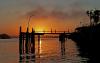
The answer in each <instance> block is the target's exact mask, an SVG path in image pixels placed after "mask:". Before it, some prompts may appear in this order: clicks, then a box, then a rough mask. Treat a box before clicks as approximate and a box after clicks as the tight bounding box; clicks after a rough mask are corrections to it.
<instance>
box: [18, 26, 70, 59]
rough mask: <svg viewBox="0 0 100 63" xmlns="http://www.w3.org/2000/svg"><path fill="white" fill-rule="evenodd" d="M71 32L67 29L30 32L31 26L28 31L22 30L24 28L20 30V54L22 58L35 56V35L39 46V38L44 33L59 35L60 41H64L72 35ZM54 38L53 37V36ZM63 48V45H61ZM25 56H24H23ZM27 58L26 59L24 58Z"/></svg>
mask: <svg viewBox="0 0 100 63" xmlns="http://www.w3.org/2000/svg"><path fill="white" fill-rule="evenodd" d="M70 34H71V33H70V32H66V31H54V32H53V31H44V32H35V30H33V28H32V31H31V32H29V28H27V30H26V32H22V28H21V27H20V30H19V54H20V60H23V59H24V58H26V59H31V58H35V36H37V38H38V46H39V40H40V38H41V36H43V35H51V36H52V35H58V37H57V38H59V41H61V42H62V43H64V42H65V40H66V38H68V36H69V35H70ZM52 38H53V37H52ZM61 48H62V47H61ZM23 56H24V58H23ZM24 60H25V59H24Z"/></svg>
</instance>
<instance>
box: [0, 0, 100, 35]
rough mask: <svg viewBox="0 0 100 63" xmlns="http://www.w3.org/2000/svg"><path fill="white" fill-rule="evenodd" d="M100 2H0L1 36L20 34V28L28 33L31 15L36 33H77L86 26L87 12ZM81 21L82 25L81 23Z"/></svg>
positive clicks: (64, 0)
mask: <svg viewBox="0 0 100 63" xmlns="http://www.w3.org/2000/svg"><path fill="white" fill-rule="evenodd" d="M98 2H100V1H99V0H96V1H95V2H94V1H93V0H92V1H91V0H88V1H86V0H59V1H58V0H9V1H8V0H0V34H1V33H7V34H9V35H18V33H19V27H20V26H22V29H23V31H26V27H27V23H28V19H29V16H31V15H32V18H31V20H30V28H32V27H33V28H34V29H35V30H36V31H42V30H47V31H49V30H50V29H51V28H52V29H53V30H55V29H56V30H62V31H63V30H65V31H67V30H68V29H69V30H70V31H72V30H74V29H75V28H76V27H78V26H80V25H82V24H87V23H88V22H89V18H88V16H87V15H86V11H87V10H91V9H93V8H97V9H98V8H99V5H100V4H99V3H98ZM80 22H82V23H81V24H80Z"/></svg>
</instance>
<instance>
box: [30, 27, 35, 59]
mask: <svg viewBox="0 0 100 63" xmlns="http://www.w3.org/2000/svg"><path fill="white" fill-rule="evenodd" d="M34 33H35V31H33V28H32V33H31V53H32V54H34V55H33V56H32V58H35V34H34Z"/></svg>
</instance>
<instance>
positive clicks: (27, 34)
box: [25, 28, 29, 54]
mask: <svg viewBox="0 0 100 63" xmlns="http://www.w3.org/2000/svg"><path fill="white" fill-rule="evenodd" d="M28 40H29V32H28V28H27V31H26V43H25V48H26V54H28V52H29V51H28V49H29V48H28V45H29V44H28Z"/></svg>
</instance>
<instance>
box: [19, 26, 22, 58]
mask: <svg viewBox="0 0 100 63" xmlns="http://www.w3.org/2000/svg"><path fill="white" fill-rule="evenodd" d="M22 48H23V46H22V32H21V26H20V30H19V54H20V60H22V56H21V55H22V50H23V49H22Z"/></svg>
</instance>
